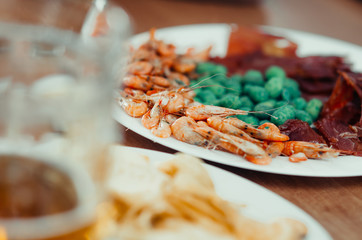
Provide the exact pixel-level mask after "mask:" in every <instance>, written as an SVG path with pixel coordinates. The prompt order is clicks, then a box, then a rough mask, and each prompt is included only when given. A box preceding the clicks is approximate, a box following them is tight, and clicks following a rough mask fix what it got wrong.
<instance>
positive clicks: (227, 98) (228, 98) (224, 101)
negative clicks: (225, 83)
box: [218, 94, 241, 109]
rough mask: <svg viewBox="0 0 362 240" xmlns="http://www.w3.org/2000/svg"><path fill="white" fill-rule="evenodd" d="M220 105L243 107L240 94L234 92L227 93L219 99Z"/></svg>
mask: <svg viewBox="0 0 362 240" xmlns="http://www.w3.org/2000/svg"><path fill="white" fill-rule="evenodd" d="M218 104H219V106H221V107H226V108H232V109H239V108H240V107H241V103H240V99H239V97H238V96H235V95H233V94H226V95H224V96H223V97H222V98H221V99H220V100H219V103H218Z"/></svg>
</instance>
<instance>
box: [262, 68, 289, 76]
mask: <svg viewBox="0 0 362 240" xmlns="http://www.w3.org/2000/svg"><path fill="white" fill-rule="evenodd" d="M265 77H266V78H267V79H271V78H273V77H280V78H285V71H284V70H283V69H282V68H281V67H278V66H270V67H269V68H268V69H267V70H266V71H265Z"/></svg>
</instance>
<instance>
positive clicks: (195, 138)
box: [171, 117, 210, 147]
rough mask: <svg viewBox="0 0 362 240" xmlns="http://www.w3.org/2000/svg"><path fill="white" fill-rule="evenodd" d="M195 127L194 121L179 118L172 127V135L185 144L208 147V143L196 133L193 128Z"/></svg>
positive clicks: (188, 118) (187, 118)
mask: <svg viewBox="0 0 362 240" xmlns="http://www.w3.org/2000/svg"><path fill="white" fill-rule="evenodd" d="M195 125H196V122H195V120H193V119H192V118H190V117H180V118H179V119H177V120H176V121H175V122H174V123H173V124H172V125H171V130H172V135H173V136H174V137H175V138H176V139H177V140H180V141H182V142H186V143H189V144H193V145H198V146H204V147H206V146H209V145H210V142H209V141H208V140H207V139H205V138H204V137H202V136H201V135H200V134H198V133H196V132H195V131H194V129H193V126H195Z"/></svg>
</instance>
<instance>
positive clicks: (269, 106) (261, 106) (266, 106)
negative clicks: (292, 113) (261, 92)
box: [254, 100, 276, 120]
mask: <svg viewBox="0 0 362 240" xmlns="http://www.w3.org/2000/svg"><path fill="white" fill-rule="evenodd" d="M275 103H276V102H275V101H273V100H272V101H270V100H269V101H266V102H262V103H258V104H257V105H255V107H254V111H258V112H266V113H269V114H272V111H274V106H275ZM254 115H255V117H257V118H259V119H260V120H264V119H269V117H270V115H268V114H265V113H254Z"/></svg>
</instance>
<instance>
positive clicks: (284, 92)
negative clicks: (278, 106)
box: [281, 88, 292, 102]
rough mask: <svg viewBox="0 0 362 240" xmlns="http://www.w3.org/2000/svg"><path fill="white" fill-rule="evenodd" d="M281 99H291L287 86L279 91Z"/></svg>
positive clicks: (288, 100)
mask: <svg viewBox="0 0 362 240" xmlns="http://www.w3.org/2000/svg"><path fill="white" fill-rule="evenodd" d="M281 97H282V100H284V101H287V102H290V100H292V96H291V94H290V91H289V89H288V88H284V89H283V90H282V93H281Z"/></svg>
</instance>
